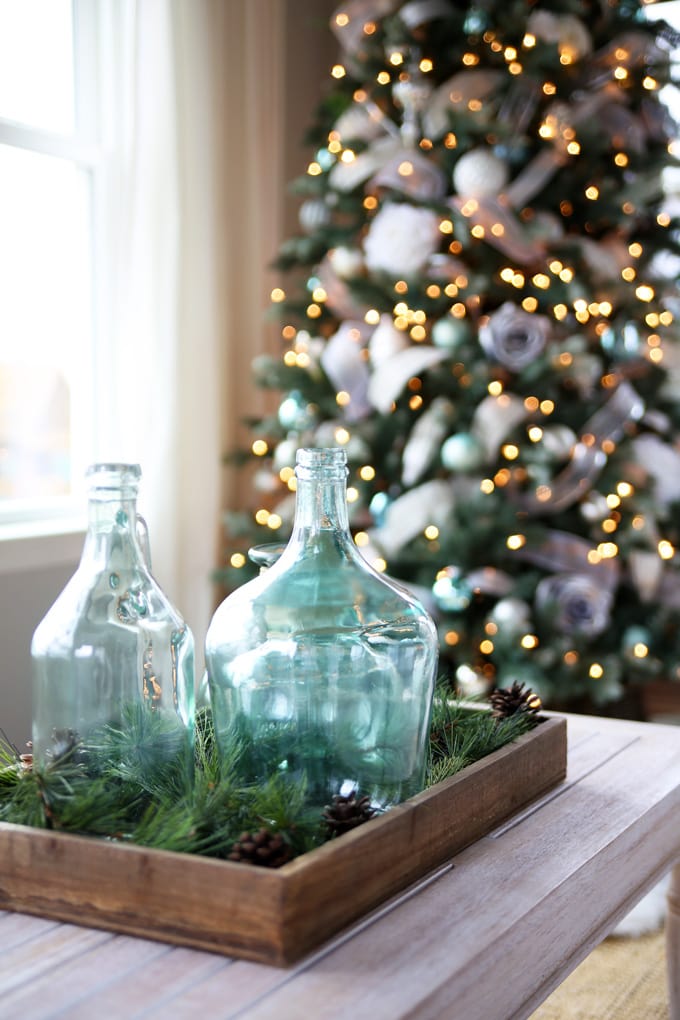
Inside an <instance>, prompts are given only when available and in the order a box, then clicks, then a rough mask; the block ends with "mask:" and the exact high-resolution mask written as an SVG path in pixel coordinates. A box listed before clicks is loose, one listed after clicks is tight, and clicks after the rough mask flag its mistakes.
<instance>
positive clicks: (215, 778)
mask: <svg viewBox="0 0 680 1020" xmlns="http://www.w3.org/2000/svg"><path fill="white" fill-rule="evenodd" d="M538 704H539V703H538V701H537V699H536V700H534V699H533V698H532V696H531V692H525V691H524V690H523V688H522V687H520V686H519V685H515V686H514V687H513V689H512V691H504V692H497V697H496V701H495V702H494V701H493V698H492V705H491V708H487V707H484V708H471V707H470V706H469V705H465V704H462V703H461V702H458V701H451V700H449V699H447V697H446V696H445V695H444V696H437V697H436V698H435V704H434V709H433V716H432V726H431V732H430V754H429V762H428V778H427V785H428V786H429V785H432V784H434V783H437V782H441V781H442V780H443V779H446V778H448V777H449V776H452V775H454V774H455V773H456V772H459V771H460V770H461V769H463V768H465V767H466V766H468V765H470V764H472V763H473V762H475V761H478V760H479V759H480V758H483V757H484V756H485V755H487V754H490V753H491V752H493V751H496V750H497V749H498V748H500V747H502V746H504V745H505V744H508V743H510V742H511V741H513V740H515V739H516V738H517V737H519V736H520V735H521V734H523V733H526V732H527V731H528V730H530V729H531V728H532V727H533V726H534V725H536V722H537V715H536V712H537V709H538ZM154 725H155V720H154V716H153V713H151V714H150V713H149V712H148V710H146V709H140V710H134V711H131V712H130V713H129V714H128V717H127V718H126V719H125V721H124V725H122V726H121V727H119V728H115V727H107V728H105V729H104V730H103V731H102V733H101V736H100V739H99V740H98V741H97V742H96V746H95V747H94V748H93V747H92V746H91V745H89V746H88V749H87V750H86V749H85V748H84V747H83V746H82V745H81V744H80V743H79V742H78V740H77V739H75V738H74V737H73V735H72V734H70V733H66V734H64V735H63V740H62V742H61V744H60V746H59V748H58V751H57V753H56V754H55V758H54V760H53V761H52V762H51V763H50V765H49V766H48V767H45V768H37V767H35V768H34V767H33V765H32V762H31V760H30V755H20V754H19V752H18V750H17V749H16V748H15V747H13V745H12V744H11V743H9V742H8V741H6V740H0V822H13V823H17V824H22V825H30V826H35V827H38V828H46V829H54V830H60V831H64V832H74V833H80V834H87V835H91V836H98V837H103V838H107V839H111V840H119V841H125V842H130V843H136V844H139V845H141V846H147V847H153V848H156V849H163V850H174V851H180V852H184V853H194V854H203V855H207V856H211V857H220V858H225V859H228V860H234V861H242V862H245V863H250V864H259V865H265V866H269V867H276V866H279V865H281V864H284V863H285V862H286V861H288V860H290V859H292V858H293V857H295V856H298V855H299V854H302V853H305V852H306V851H308V850H311V849H313V848H314V847H315V846H319V845H320V844H321V843H324V842H326V841H327V840H329V839H332V838H334V837H335V836H338V835H341V834H342V833H343V832H346V831H349V830H350V829H352V828H355V827H356V826H357V825H358V824H361V823H362V822H364V821H367V820H369V819H370V818H371V817H372V815H373V814H374V812H373V810H372V809H371V808H370V805H369V804H368V798H367V797H363V796H361V791H356V792H355V793H352V794H350V795H349V796H347V797H344V796H337V797H334V798H333V802H332V803H331V804H329V805H327V807H326V808H325V810H324V811H323V812H322V813H321V814H319V812H318V809H316V808H311V807H310V806H309V804H308V803H307V800H306V796H305V788H304V784H301V783H299V782H295V781H292V780H291V779H290V778H288V777H286V776H285V775H277V774H275V775H273V776H272V777H271V778H270V779H269V780H268V781H267V782H265V783H263V784H259V785H253V784H249V783H246V782H245V781H244V780H243V778H242V776H241V774H240V769H239V762H240V761H241V760H242V758H243V756H244V754H245V753H246V749H244V747H243V746H242V745H239V743H238V742H235V743H234V745H233V749H232V755H231V758H230V760H228V761H225V760H224V759H222V760H220V759H219V758H218V754H217V746H216V742H215V740H214V731H213V725H212V718H211V714H210V711H209V710H208V709H201V711H200V712H199V713H198V718H197V727H196V747H195V766H196V767H195V769H194V770H193V771H194V777H193V782H192V781H191V780H190V778H189V776H190V775H191V771H192V770H191V769H189V768H187V765H188V763H187V761H186V758H185V756H183V755H181V754H178V755H176V756H175V757H174V758H172V759H170V760H169V761H168V760H166V759H164V760H163V761H162V763H160V762H159V763H158V764H156V765H154V763H153V761H150V760H149V752H148V748H149V747H150V746H151V747H153V746H154V740H155V737H157V738H158V744H157V746H161V747H162V738H163V734H162V732H159V733H158V734H155V733H154V731H153V727H154ZM150 726H151V731H150V730H149V727H150ZM158 726H159V727H162V723H161V722H160V720H159V721H158Z"/></svg>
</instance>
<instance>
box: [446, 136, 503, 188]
mask: <svg viewBox="0 0 680 1020" xmlns="http://www.w3.org/2000/svg"><path fill="white" fill-rule="evenodd" d="M508 176H509V174H508V166H507V163H505V162H504V161H503V160H502V159H500V158H499V157H498V156H496V155H494V153H493V152H491V150H490V149H484V148H479V149H470V151H469V152H466V153H464V154H463V155H462V156H461V157H460V159H459V160H458V162H457V163H456V165H455V167H454V169H453V186H454V188H455V189H456V192H457V193H458V194H459V195H461V196H462V197H463V198H492V197H495V196H497V195H499V194H500V192H501V191H502V190H503V188H504V187H505V185H506V184H507V183H508Z"/></svg>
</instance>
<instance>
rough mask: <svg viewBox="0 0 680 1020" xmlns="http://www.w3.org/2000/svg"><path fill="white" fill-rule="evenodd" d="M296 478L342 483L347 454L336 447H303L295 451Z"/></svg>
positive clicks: (345, 471) (344, 475)
mask: <svg viewBox="0 0 680 1020" xmlns="http://www.w3.org/2000/svg"><path fill="white" fill-rule="evenodd" d="M295 460H296V467H295V475H296V477H297V478H301V479H307V478H323V479H326V480H327V481H344V480H345V479H346V478H347V473H348V472H347V454H346V452H345V451H344V450H342V449H340V448H338V447H328V448H324V447H319V448H314V447H303V448H302V449H299V450H298V451H297V456H296V458H295Z"/></svg>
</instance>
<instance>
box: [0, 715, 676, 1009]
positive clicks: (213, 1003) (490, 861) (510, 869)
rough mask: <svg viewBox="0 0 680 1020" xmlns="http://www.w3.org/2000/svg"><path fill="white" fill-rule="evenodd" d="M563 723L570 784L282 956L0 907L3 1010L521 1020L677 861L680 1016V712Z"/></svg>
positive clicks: (672, 921)
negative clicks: (269, 963) (240, 954)
mask: <svg viewBox="0 0 680 1020" xmlns="http://www.w3.org/2000/svg"><path fill="white" fill-rule="evenodd" d="M568 735H569V772H568V777H567V780H566V782H565V783H563V784H562V785H561V786H559V787H558V788H557V789H555V790H553V791H552V792H551V793H550V794H548V795H547V796H546V797H544V798H543V799H542V800H541V801H539V802H538V803H537V804H534V805H533V806H531V807H530V808H528V809H526V810H525V811H524V812H522V813H521V814H520V815H517V816H516V817H514V818H513V819H512V820H511V821H510V822H508V823H506V824H504V825H503V826H502V827H500V828H499V829H496V830H495V831H494V832H492V833H490V835H489V836H487V837H485V838H484V839H482V840H480V841H479V842H477V843H475V844H474V845H473V846H470V847H469V848H468V849H467V850H465V851H463V852H462V853H460V854H459V855H458V856H457V857H455V859H454V860H453V861H452V863H451V864H450V865H447V866H446V867H445V868H443V869H440V870H439V872H437V873H436V875H434V876H430V878H429V880H428V881H425V882H423V883H421V884H420V885H419V886H418V888H417V889H415V890H411V891H409V892H408V893H407V894H406V895H403V896H400V897H399V898H398V899H397V900H395V901H394V902H392V903H391V904H388V905H386V906H385V907H383V908H381V909H380V910H378V911H376V912H375V913H374V914H373V915H372V916H371V917H369V918H367V919H365V920H364V921H363V922H362V923H361V924H359V925H356V926H355V927H354V928H353V929H351V930H350V931H349V932H347V933H345V934H344V935H342V936H341V937H339V938H337V939H335V940H334V941H333V942H332V943H331V944H329V945H327V946H326V947H325V948H324V949H322V950H321V951H319V952H317V953H315V954H314V955H313V956H311V957H308V958H307V959H306V960H303V961H302V962H301V963H300V964H298V965H296V966H295V967H292V968H290V969H288V970H281V969H276V968H273V967H266V966H263V965H260V964H254V963H247V962H244V961H231V960H228V959H225V958H223V957H220V956H216V955H212V954H210V953H204V952H199V951H196V950H190V949H181V948H172V947H170V946H167V945H163V944H161V943H158V942H152V941H147V940H145V939H138V938H132V937H129V936H123V935H113V934H110V933H108V932H105V931H96V930H93V929H89V928H81V927H77V926H75V925H70V924H61V923H59V922H55V921H48V920H44V919H42V918H37V917H29V916H27V915H23V914H15V913H10V912H6V913H0V947H1V948H0V1017H1V1018H4V1017H8V1018H9V1017H12V1018H14V1017H25V1018H26V1020H39V1018H43V1017H57V1016H59V1017H68V1018H75V1017H81V1018H83V1020H92V1018H95V1017H106V1018H107V1020H111V1018H115V1017H120V1018H125V1020H132V1018H134V1017H141V1016H144V1017H163V1018H165V1020H175V1018H182V1017H186V1018H191V1020H194V1018H195V1017H197V1016H204V1017H205V1016H210V1017H214V1018H215V1020H217V1018H227V1017H243V1018H246V1020H301V1018H303V1017H312V1018H322V1020H334V1018H341V1017H342V1018H345V1020H363V1018H371V1020H381V1018H384V1020H395V1018H400V1017H401V1018H406V1017H410V1018H433V1020H435V1018H436V1020H443V1018H451V1020H519V1018H523V1017H527V1016H529V1015H530V1014H531V1012H532V1011H533V1010H534V1009H535V1008H536V1007H537V1006H538V1005H539V1003H540V1002H542V1001H543V999H544V998H546V996H547V995H548V994H549V993H550V992H551V991H552V990H553V989H554V988H555V987H556V986H557V985H558V984H559V983H560V982H561V981H562V980H563V979H564V978H565V977H566V975H567V974H568V973H569V972H570V971H571V970H572V969H573V968H574V967H575V966H576V965H577V964H578V963H580V961H581V960H583V959H584V957H585V956H586V955H587V954H588V953H589V952H590V950H591V949H592V948H593V947H594V946H595V945H596V944H597V943H598V942H599V941H600V940H601V939H602V938H604V937H605V936H606V935H607V934H608V933H609V932H610V931H611V930H612V928H613V927H614V926H615V924H616V923H617V921H618V920H619V919H620V918H621V917H622V916H623V915H624V914H625V913H626V912H627V911H628V910H629V909H630V908H631V907H632V906H633V905H634V904H635V903H636V902H637V901H638V900H639V899H640V898H641V897H642V895H643V894H644V893H645V892H646V891H647V890H648V889H649V888H650V887H651V886H652V885H653V884H654V883H655V882H656V881H657V880H658V879H660V878H661V877H662V876H663V875H664V874H665V873H667V872H668V871H669V870H670V869H671V868H673V867H674V866H675V865H677V866H676V867H675V871H674V879H675V881H674V885H673V886H672V889H671V895H670V897H669V899H670V902H671V906H672V908H673V909H672V910H671V913H670V914H669V925H668V950H669V961H670V962H671V964H672V965H671V966H670V967H669V971H670V973H671V981H670V989H671V1018H672V1020H680V979H679V974H680V864H678V862H679V861H680V727H671V726H659V725H649V724H644V723H630V722H624V721H619V720H604V719H592V718H587V717H580V716H570V717H569V724H568ZM244 881H247V873H246V872H245V871H244ZM1 882H2V862H0V883H1ZM347 895H348V896H351V895H352V890H351V888H349V889H347Z"/></svg>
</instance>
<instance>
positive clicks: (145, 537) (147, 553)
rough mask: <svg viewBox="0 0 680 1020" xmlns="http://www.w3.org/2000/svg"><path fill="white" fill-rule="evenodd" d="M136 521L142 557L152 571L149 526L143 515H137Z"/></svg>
mask: <svg viewBox="0 0 680 1020" xmlns="http://www.w3.org/2000/svg"><path fill="white" fill-rule="evenodd" d="M135 520H136V528H135V530H136V532H137V541H138V542H139V548H140V549H141V550H142V556H143V557H144V563H145V564H146V567H147V569H148V570H151V545H150V543H149V525H148V524H147V523H146V521H145V520H144V518H143V517H142V515H141V514H135Z"/></svg>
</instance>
